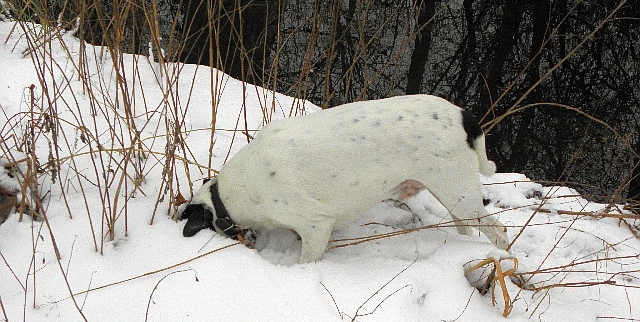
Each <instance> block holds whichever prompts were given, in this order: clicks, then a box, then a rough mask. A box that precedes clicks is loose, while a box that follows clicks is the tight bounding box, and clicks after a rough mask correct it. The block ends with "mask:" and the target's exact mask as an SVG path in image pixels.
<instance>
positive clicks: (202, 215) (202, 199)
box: [180, 178, 217, 237]
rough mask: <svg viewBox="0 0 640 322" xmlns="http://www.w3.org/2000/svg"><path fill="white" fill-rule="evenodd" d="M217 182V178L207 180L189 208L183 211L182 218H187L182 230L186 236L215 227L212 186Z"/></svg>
mask: <svg viewBox="0 0 640 322" xmlns="http://www.w3.org/2000/svg"><path fill="white" fill-rule="evenodd" d="M216 182H217V180H216V179H215V178H214V179H211V180H205V181H204V183H203V184H202V187H200V189H199V190H198V191H197V192H196V194H195V195H194V196H193V198H192V199H191V202H190V203H189V205H188V206H187V208H186V209H185V210H184V211H183V212H182V215H181V216H180V220H183V219H187V223H186V224H185V225H184V229H183V230H182V235H183V236H184V237H191V236H193V235H195V234H197V233H198V232H199V231H200V230H202V229H205V228H210V229H214V226H213V219H214V218H215V214H214V212H215V207H214V206H213V196H212V193H213V191H212V187H213V185H214V184H215V183H216Z"/></svg>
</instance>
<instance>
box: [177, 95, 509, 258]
mask: <svg viewBox="0 0 640 322" xmlns="http://www.w3.org/2000/svg"><path fill="white" fill-rule="evenodd" d="M495 170H496V167H495V163H493V162H492V161H489V160H488V159H487V155H486V150H485V137H484V134H483V132H482V129H481V128H480V126H479V125H478V123H477V122H476V121H475V120H473V118H472V117H471V116H470V115H469V114H468V113H467V112H465V111H464V110H462V109H461V108H459V107H457V106H455V105H453V104H451V103H449V102H448V101H446V100H444V99H442V98H439V97H435V96H430V95H408V96H396V97H392V98H386V99H380V100H371V101H361V102H355V103H349V104H344V105H340V106H336V107H334V108H331V109H328V110H324V111H321V112H317V113H313V114H308V115H305V116H300V117H294V118H287V119H283V120H278V121H273V122H271V123H270V124H268V125H266V126H264V127H263V128H262V130H260V132H259V133H258V135H257V136H256V138H255V139H253V140H252V141H251V143H249V144H248V145H247V146H245V147H243V148H242V149H241V150H240V151H238V152H237V154H236V155H235V156H233V157H232V158H231V159H230V160H229V161H228V162H227V163H226V164H225V165H224V166H222V168H221V169H220V172H219V174H218V176H217V177H216V178H214V179H212V180H210V181H208V182H206V183H205V184H204V185H203V186H202V187H201V188H200V189H199V191H198V192H197V193H196V194H195V196H194V197H193V199H192V200H191V202H190V204H189V205H188V206H187V207H186V209H185V210H184V212H183V213H182V216H181V217H182V218H181V219H188V220H187V223H186V224H185V226H184V230H183V235H184V236H186V237H189V236H193V235H195V234H196V233H197V232H198V231H200V230H201V229H203V228H207V227H208V228H213V229H215V230H216V231H217V232H219V233H222V234H225V235H227V236H230V237H232V238H235V236H237V235H238V234H240V233H241V232H242V230H243V229H267V230H269V229H273V228H276V227H283V228H288V229H292V230H294V231H295V232H296V233H297V234H298V235H299V236H300V238H301V239H302V252H301V254H300V262H301V263H306V262H314V261H317V260H319V259H321V258H322V255H323V254H324V252H325V250H326V248H327V246H328V244H329V240H330V237H331V232H332V231H333V230H334V229H340V228H343V227H345V226H346V225H348V224H349V223H351V222H352V221H354V220H355V219H356V218H357V217H359V216H360V215H361V214H362V213H363V212H364V211H366V210H367V209H369V208H370V207H371V206H373V205H374V204H375V203H378V202H381V201H383V200H387V199H389V198H395V199H396V200H400V201H403V200H406V199H408V198H411V197H412V196H414V195H415V194H417V193H418V192H420V191H422V190H423V189H427V190H429V192H431V193H432V194H433V195H434V196H435V197H436V199H437V200H438V201H439V202H440V203H442V205H444V207H445V208H447V210H448V211H449V213H450V215H451V217H452V218H453V220H454V223H455V224H456V227H457V228H458V232H459V233H460V234H468V235H471V234H472V232H473V230H472V229H471V226H474V227H476V228H477V229H478V230H480V231H481V232H482V233H483V234H484V235H486V236H487V238H488V239H489V240H490V241H491V242H492V243H493V244H494V245H495V246H496V247H498V248H500V249H507V248H508V245H509V241H508V239H507V235H506V228H505V226H504V225H503V224H502V223H501V222H500V221H498V220H497V219H496V218H494V217H493V216H491V215H489V214H488V213H487V211H486V210H485V208H484V204H483V199H482V191H481V184H480V182H479V178H478V172H480V173H482V174H484V175H487V176H490V175H492V174H493V173H495Z"/></svg>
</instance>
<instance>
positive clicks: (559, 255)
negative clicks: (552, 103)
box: [0, 22, 640, 321]
mask: <svg viewBox="0 0 640 322" xmlns="http://www.w3.org/2000/svg"><path fill="white" fill-rule="evenodd" d="M13 26H14V25H13V24H12V23H7V22H3V23H0V39H2V40H3V42H2V43H1V44H0V135H1V137H2V139H3V140H5V139H6V141H2V142H1V143H2V146H3V150H2V151H3V155H0V158H1V159H0V160H1V161H0V162H2V163H0V164H1V165H5V164H6V163H7V162H8V159H7V156H6V155H5V153H6V151H5V146H6V145H8V143H7V142H9V140H10V139H11V140H13V138H21V137H24V133H23V132H22V131H21V129H22V128H23V127H24V126H26V122H27V120H28V117H27V112H29V110H30V104H29V101H30V90H29V86H30V85H31V84H35V85H36V86H35V88H34V91H35V93H36V98H37V99H38V100H39V102H42V101H41V100H46V97H44V96H42V86H41V85H40V84H41V83H40V82H39V80H38V76H37V75H38V70H37V69H36V68H35V67H34V61H33V60H32V59H31V58H30V56H28V55H27V56H23V55H22V52H23V51H24V50H25V49H26V48H28V44H27V41H26V39H27V37H25V35H23V31H22V29H21V28H20V27H19V26H17V27H16V28H15V29H14V30H13V32H12V33H11V30H12V27H13ZM32 27H33V28H37V26H32ZM5 39H8V40H7V41H6V42H4V40H5ZM62 39H63V41H64V43H65V45H66V46H67V47H66V48H67V50H68V51H65V50H64V49H63V47H61V46H60V43H59V41H58V40H57V39H54V40H53V41H52V42H51V43H50V52H51V57H52V58H53V60H51V58H48V59H44V60H41V61H44V62H45V63H46V65H47V66H49V67H48V68H50V70H49V71H47V72H46V73H45V75H46V79H47V84H49V85H51V84H54V83H55V84H58V85H60V84H65V87H60V88H58V90H59V92H58V95H59V96H57V101H56V102H57V105H56V106H57V112H56V113H57V115H58V116H59V118H60V119H61V120H65V121H70V122H66V123H65V122H62V123H63V124H62V125H61V128H60V130H61V131H62V132H64V134H65V135H66V137H65V138H66V140H67V142H70V143H73V144H69V145H68V146H67V145H65V144H60V145H59V147H60V151H61V153H62V154H61V155H60V156H59V158H60V160H61V161H62V165H61V169H60V174H61V178H64V182H63V183H62V184H61V183H60V182H56V183H53V182H52V181H51V177H50V176H49V175H48V174H43V175H42V176H41V179H40V181H39V182H38V183H39V186H40V189H41V191H45V192H47V193H46V197H45V198H44V207H45V210H46V214H47V219H48V224H47V223H46V222H43V221H31V219H30V217H28V216H25V217H24V218H23V220H22V221H19V216H18V215H17V214H12V215H11V216H10V217H9V219H8V220H7V221H6V222H5V223H4V224H2V225H0V254H1V255H2V256H1V259H2V264H1V265H0V300H1V303H2V310H0V311H2V312H1V313H0V321H2V320H3V319H5V317H6V320H8V321H82V320H84V319H86V320H88V321H142V320H145V321H224V320H229V321H301V320H303V321H345V320H346V321H351V320H355V321H454V320H455V321H501V320H510V321H528V320H534V321H536V320H539V321H613V320H623V321H624V320H629V321H631V320H634V319H635V320H638V319H640V311H639V309H640V308H639V307H638V306H639V304H638V303H640V259H639V258H638V254H639V250H640V241H639V240H638V239H637V238H636V237H634V234H633V232H632V231H631V230H630V229H631V228H632V226H633V225H634V224H635V225H636V227H637V225H638V222H637V221H634V220H633V219H631V218H627V217H631V215H630V214H628V213H626V212H624V211H621V210H620V208H621V207H607V206H606V205H602V204H596V203H590V202H588V201H587V200H586V199H584V198H582V197H581V196H580V195H579V194H578V193H577V192H576V191H574V190H571V189H569V188H566V187H543V186H541V185H540V184H537V183H534V182H532V181H531V180H529V179H528V178H526V177H525V176H524V175H522V174H517V173H497V174H495V175H494V176H492V177H489V178H486V177H482V180H483V182H484V183H485V185H484V193H485V197H486V198H488V199H489V200H491V203H490V204H489V205H487V210H488V211H489V212H490V213H492V214H495V215H496V216H498V217H499V219H500V220H501V221H502V222H503V223H505V224H506V225H507V226H508V227H509V230H508V234H509V237H510V239H511V240H514V239H515V241H514V243H513V245H512V248H511V252H512V253H511V255H513V256H514V257H516V258H517V259H518V263H519V265H518V267H519V272H523V273H525V274H523V275H520V276H521V277H522V278H525V279H528V281H527V285H526V287H525V289H522V288H520V287H518V286H517V285H516V284H514V283H513V282H512V281H511V280H510V279H507V280H506V286H507V290H508V292H509V295H510V297H511V299H512V300H513V309H512V310H511V312H510V314H509V316H508V317H507V318H504V317H503V316H502V314H503V310H504V302H503V300H502V295H501V291H500V290H499V288H497V289H496V294H495V296H496V305H495V306H494V305H492V300H491V294H490V293H489V294H486V295H484V296H482V295H480V294H479V292H478V291H477V290H476V289H475V288H474V287H473V286H472V285H471V284H470V282H469V281H468V280H467V278H465V275H464V273H465V264H467V263H470V262H474V261H480V260H483V259H485V258H487V257H492V258H495V259H496V260H497V259H503V262H502V263H504V266H505V267H509V264H508V263H506V262H507V261H510V259H508V257H510V256H509V255H508V254H503V253H500V252H496V250H495V247H493V246H492V245H491V244H490V243H489V241H488V240H487V239H486V238H485V237H484V236H483V235H477V236H473V237H470V236H461V235H458V234H457V232H456V229H455V228H454V227H453V225H452V223H451V219H450V218H449V217H448V216H446V210H444V208H442V207H441V206H440V205H439V204H438V203H437V201H436V200H435V199H434V198H433V197H432V196H429V194H428V193H426V192H423V193H420V194H418V195H417V196H416V197H415V198H414V199H412V200H410V201H409V202H407V205H405V206H403V207H404V208H405V209H406V207H409V208H411V209H413V210H414V212H415V213H417V214H418V216H413V215H412V214H411V213H410V212H408V211H406V210H404V209H401V208H403V207H401V208H398V207H394V205H393V203H392V202H382V203H380V204H378V205H375V206H374V207H372V209H371V210H369V211H367V212H366V213H365V214H364V215H363V216H362V217H361V218H359V219H358V220H357V221H356V222H355V223H353V224H352V225H350V226H349V227H347V228H345V229H342V230H339V231H336V232H334V234H333V236H332V237H333V239H334V242H333V243H332V244H331V247H332V248H331V249H329V251H328V252H327V253H326V254H325V256H324V258H323V259H322V260H321V261H319V262H316V263H311V264H297V260H298V257H299V252H300V241H299V240H298V239H297V237H296V236H295V235H294V234H293V233H291V232H290V231H287V230H276V231H272V232H263V233H261V234H260V235H259V236H258V240H257V245H256V249H255V250H252V249H248V248H246V247H244V246H242V245H237V244H235V242H234V241H232V240H230V239H227V238H224V237H222V236H218V235H216V234H215V233H214V232H212V231H209V230H207V231H204V230H203V231H201V232H200V233H198V234H197V235H196V236H194V237H192V238H184V237H182V227H183V225H184V222H176V221H174V220H173V219H172V218H171V215H172V213H170V212H168V211H167V209H170V205H169V204H168V202H169V198H168V197H165V198H164V199H163V200H161V202H160V206H159V207H158V208H157V210H156V214H155V216H154V217H153V218H154V220H153V224H151V225H150V224H149V223H150V222H151V218H152V216H153V215H154V214H153V212H154V209H155V204H156V200H157V199H158V195H159V193H160V191H161V190H162V189H163V188H162V186H161V184H162V180H163V179H162V178H163V174H162V170H163V164H164V163H163V162H164V156H163V153H164V151H165V150H164V146H165V142H166V141H165V139H164V136H162V135H161V134H163V133H165V132H163V131H165V123H163V122H164V121H163V120H164V119H163V118H164V116H165V115H168V116H169V118H170V117H171V113H172V111H171V110H170V109H166V108H165V106H166V104H165V103H164V101H163V100H162V99H163V97H164V95H163V93H165V92H167V90H166V88H167V86H166V84H165V85H162V86H161V85H158V81H156V77H155V75H154V71H156V72H157V71H158V70H159V68H158V67H159V66H158V65H157V64H154V63H149V61H148V60H146V58H145V57H135V56H131V55H124V58H123V66H125V73H124V75H125V76H126V79H127V81H128V82H130V83H128V84H129V85H130V87H128V90H129V91H130V94H131V96H132V97H134V98H135V101H134V103H135V104H134V105H133V109H134V113H133V114H134V115H135V122H136V125H137V127H138V129H139V130H140V131H141V138H142V141H143V142H144V149H145V150H147V151H155V152H157V153H152V154H150V155H152V156H153V157H149V158H147V159H144V165H143V166H142V167H143V173H144V176H145V178H144V180H143V181H142V183H141V185H140V190H137V191H138V192H137V193H136V194H135V198H130V199H128V200H127V203H126V205H123V203H124V198H120V199H119V200H120V204H119V206H118V207H119V208H118V211H120V210H119V209H123V207H126V208H127V209H128V210H127V219H126V223H127V225H128V227H127V229H126V231H125V229H124V222H125V220H124V219H123V218H122V217H119V219H117V220H118V221H117V223H116V225H115V235H114V239H113V240H110V239H109V237H108V236H107V237H106V238H105V239H104V242H102V241H101V240H102V239H101V238H100V235H101V234H104V232H101V229H102V228H101V227H103V226H104V225H105V224H104V217H103V215H102V214H103V212H102V211H103V209H105V208H107V209H109V211H113V210H112V209H111V208H109V206H108V205H106V206H103V204H102V202H101V200H102V199H101V198H103V196H104V194H105V191H110V192H111V195H110V196H111V197H114V196H117V195H116V187H115V186H116V185H113V186H111V187H110V188H109V189H106V188H104V186H102V189H99V188H98V185H97V184H96V185H94V184H92V183H96V182H97V183H99V184H104V182H105V181H104V180H103V179H101V177H100V175H98V174H96V173H95V172H94V171H93V169H94V166H95V163H98V165H99V164H100V163H99V161H96V160H94V159H92V158H91V154H89V153H87V151H88V149H89V147H88V145H87V144H85V143H84V142H83V139H82V138H80V136H81V134H85V135H88V134H90V133H103V134H102V136H99V137H98V138H97V139H95V138H94V141H92V142H94V143H95V140H99V141H100V143H101V144H102V145H103V146H104V147H106V148H112V149H117V148H121V147H122V146H127V144H129V143H130V141H125V142H118V141H117V140H115V139H112V138H111V137H110V136H109V135H108V133H109V131H110V127H114V126H116V127H120V128H121V129H122V133H127V132H126V129H124V128H122V123H119V121H118V120H119V119H118V118H117V117H114V115H116V114H117V113H120V112H122V110H123V107H122V106H119V107H118V108H114V109H111V110H110V109H108V108H105V109H104V110H105V111H109V113H111V114H107V115H96V116H95V117H91V116H90V115H91V114H90V111H91V106H92V105H93V106H96V105H95V104H99V103H100V104H112V105H114V106H116V105H117V104H123V103H122V101H116V100H115V97H116V90H117V87H116V81H115V77H114V73H113V65H112V64H111V60H110V59H107V58H105V57H107V56H108V55H107V52H104V51H102V53H103V54H104V55H103V56H100V55H97V54H96V55H93V53H94V52H95V53H100V52H101V49H100V48H97V47H93V46H88V49H87V51H88V52H89V53H92V54H91V55H88V58H89V61H88V64H87V66H88V67H87V68H90V71H89V74H91V75H93V76H92V77H93V78H92V80H91V84H92V86H94V87H93V88H92V89H93V90H94V97H97V99H95V100H94V99H92V98H91V95H88V94H87V93H86V91H83V87H82V83H81V82H80V81H79V79H78V75H77V72H76V69H75V68H74V62H77V61H78V52H79V48H80V46H79V43H78V42H77V40H75V39H74V38H73V37H71V36H70V35H68V34H67V35H64V36H63V37H62ZM40 58H42V57H40ZM52 61H55V63H56V64H51V62H52ZM132 66H135V67H137V68H135V69H132V68H131V67H132ZM168 67H169V68H181V72H180V80H179V84H178V86H172V87H171V90H169V91H172V93H173V94H175V95H176V97H180V101H179V104H178V105H179V106H181V108H182V110H181V111H182V112H183V113H184V114H185V116H184V119H185V129H186V132H188V133H185V134H184V137H185V138H186V139H185V143H186V145H187V146H188V147H189V149H190V150H189V151H190V152H189V154H187V155H188V156H189V158H190V161H191V163H189V169H190V178H191V180H192V181H193V182H194V186H193V189H197V187H198V186H199V185H200V184H201V181H199V179H201V178H204V177H206V176H207V175H208V174H207V171H206V170H203V168H201V167H198V166H197V165H207V164H208V162H209V154H210V153H209V139H210V136H211V135H210V128H211V123H212V118H211V106H212V104H213V103H217V104H216V108H217V119H216V129H217V131H216V141H215V145H214V147H213V150H212V155H213V156H212V163H211V167H212V168H213V169H218V168H219V167H220V165H222V164H223V163H224V161H225V159H227V158H228V157H229V156H231V155H233V154H234V153H235V152H236V151H237V150H238V149H239V148H241V147H242V146H243V145H244V144H246V142H247V140H246V137H245V135H243V134H242V133H240V132H238V131H229V130H233V129H244V128H245V125H244V119H245V112H244V110H243V107H246V120H247V128H248V129H249V130H257V129H259V127H260V126H261V125H262V124H264V122H266V121H268V120H269V118H281V117H287V116H289V115H292V114H300V113H301V112H302V111H303V110H302V108H304V111H309V112H312V111H315V110H317V108H316V107H314V106H312V104H310V103H308V102H302V101H299V100H295V99H293V98H290V97H286V96H284V95H280V94H272V93H270V92H269V91H267V90H264V89H260V88H256V87H254V86H249V85H246V86H245V85H243V84H242V83H240V82H238V81H236V80H234V79H231V78H229V77H227V76H225V75H223V74H221V73H216V72H214V71H211V70H210V69H207V68H204V67H199V68H196V66H192V65H172V64H170V65H168ZM134 70H135V73H137V74H135V73H134V72H133V71H134ZM134 76H135V77H134ZM133 79H135V82H134V81H132V80H133ZM216 79H217V80H218V83H217V84H218V85H216ZM54 81H55V82H54ZM160 83H163V82H160ZM212 86H213V87H214V88H217V89H218V91H216V95H213V97H214V98H212V94H211V92H212V90H211V88H212ZM163 88H165V89H163ZM45 105H46V104H41V105H40V106H45ZM263 115H267V116H268V117H263ZM79 116H82V117H83V118H84V120H83V122H84V125H85V126H86V127H87V128H91V131H86V132H82V130H81V129H79V128H78V127H74V125H78V124H79V123H77V122H76V123H73V122H71V121H73V120H75V119H76V118H77V117H79ZM78 122H79V121H78ZM185 129H183V131H184V130H185ZM62 132H60V133H62ZM249 134H250V135H253V134H254V132H253V131H251V132H250V133H249ZM127 135H128V134H127ZM127 135H123V137H128V136H127ZM85 139H86V137H85ZM11 142H13V141H11ZM10 147H11V146H10ZM37 147H38V148H37V149H36V151H37V153H38V158H41V159H43V160H46V158H47V151H48V142H47V140H46V139H44V138H43V137H39V138H38V140H37ZM228 151H231V152H230V155H229V156H228V155H227V154H228V153H227V152H228ZM11 153H12V155H13V159H16V160H17V159H20V158H23V157H25V156H26V154H21V153H19V152H17V151H15V150H12V151H11ZM177 153H181V155H184V152H183V151H180V152H176V154H177ZM71 155H73V158H69V156H71ZM113 155H114V158H119V159H117V160H121V159H122V155H119V154H118V153H113ZM71 161H73V163H72V162H71ZM108 165H109V166H111V167H116V166H117V165H116V163H109V164H108ZM21 166H23V165H21ZM3 171H4V170H3ZM23 171H24V169H23ZM113 171H115V170H113ZM176 171H177V172H178V173H177V176H178V178H179V179H180V180H181V181H180V184H181V186H180V190H181V192H182V194H183V195H184V196H185V197H186V198H189V197H190V196H191V192H190V191H189V187H188V186H187V185H186V183H185V182H186V181H187V177H186V172H185V170H184V167H176ZM103 175H104V176H107V177H108V176H109V174H108V173H107V174H103ZM115 178H116V179H118V177H115ZM0 179H1V180H2V181H0V184H2V185H3V186H4V187H6V188H10V189H12V190H14V191H15V190H19V187H20V185H19V184H18V183H17V182H15V179H14V178H11V176H8V175H7V172H6V171H4V172H0ZM110 179H111V180H113V177H110ZM81 184H82V189H81V187H80V185H81ZM128 189H130V190H128V191H131V189H132V188H131V187H129V188H128ZM120 194H121V195H122V194H123V192H120ZM65 198H66V201H67V202H65ZM67 204H68V205H67ZM183 207H184V206H183ZM181 209H182V208H181ZM538 209H539V210H542V209H545V210H546V211H545V212H543V211H537V210H538ZM563 211H573V212H580V213H581V214H583V215H581V216H578V215H576V214H569V213H566V212H563ZM603 212H605V213H606V214H612V215H623V217H625V218H626V219H625V220H626V221H627V222H628V223H629V224H630V225H631V226H629V225H626V224H624V223H623V222H621V221H620V219H619V218H615V217H614V216H596V215H591V214H602V213H603ZM107 214H108V213H107ZM71 217H72V218H71ZM89 219H91V222H90V221H89ZM92 225H93V227H95V229H96V232H95V233H92V231H91V227H92ZM415 228H422V229H415ZM636 229H637V228H636ZM381 234H389V235H384V236H389V237H385V238H376V237H375V236H380V235H381ZM366 236H374V238H371V240H369V241H363V240H362V239H358V238H360V237H366ZM516 237H517V238H516ZM354 238H355V239H354ZM54 239H55V246H56V247H57V249H58V250H59V252H60V258H61V259H60V260H59V261H58V260H57V259H56V253H55V249H54ZM94 240H97V241H96V242H94ZM356 242H358V243H356ZM339 246H344V247H339ZM467 266H468V265H467ZM489 268H490V266H489ZM504 269H505V268H504V267H503V270H504ZM532 272H534V273H532ZM71 294H74V296H73V297H71Z"/></svg>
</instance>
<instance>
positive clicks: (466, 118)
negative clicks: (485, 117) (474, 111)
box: [462, 110, 482, 149]
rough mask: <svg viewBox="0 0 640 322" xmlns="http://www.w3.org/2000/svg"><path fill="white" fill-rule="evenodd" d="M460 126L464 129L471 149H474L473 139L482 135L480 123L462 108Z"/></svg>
mask: <svg viewBox="0 0 640 322" xmlns="http://www.w3.org/2000/svg"><path fill="white" fill-rule="evenodd" d="M462 127H463V128H464V131H465V132H467V144H469V147H470V148H472V149H475V147H474V146H473V141H475V139H477V138H478V137H479V136H481V135H482V128H481V127H480V124H478V122H477V121H476V120H475V119H474V118H473V116H471V113H469V112H467V111H465V110H462Z"/></svg>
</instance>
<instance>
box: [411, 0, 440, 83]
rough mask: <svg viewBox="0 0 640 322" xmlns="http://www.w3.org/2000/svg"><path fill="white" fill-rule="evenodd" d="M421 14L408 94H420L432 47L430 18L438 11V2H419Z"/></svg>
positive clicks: (425, 0)
mask: <svg viewBox="0 0 640 322" xmlns="http://www.w3.org/2000/svg"><path fill="white" fill-rule="evenodd" d="M419 6H420V7H419V8H420V9H419V14H418V24H417V28H418V29H419V30H420V31H419V32H418V37H417V38H416V40H415V45H414V48H413V54H411V64H410V65H409V73H408V74H407V90H406V93H407V94H419V93H420V87H421V85H422V77H423V75H424V71H425V64H426V62H427V57H429V48H430V47H431V30H432V29H433V27H432V26H433V23H431V22H429V20H430V19H431V18H432V17H433V16H434V15H435V13H436V3H435V1H433V0H421V1H420V2H419Z"/></svg>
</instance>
